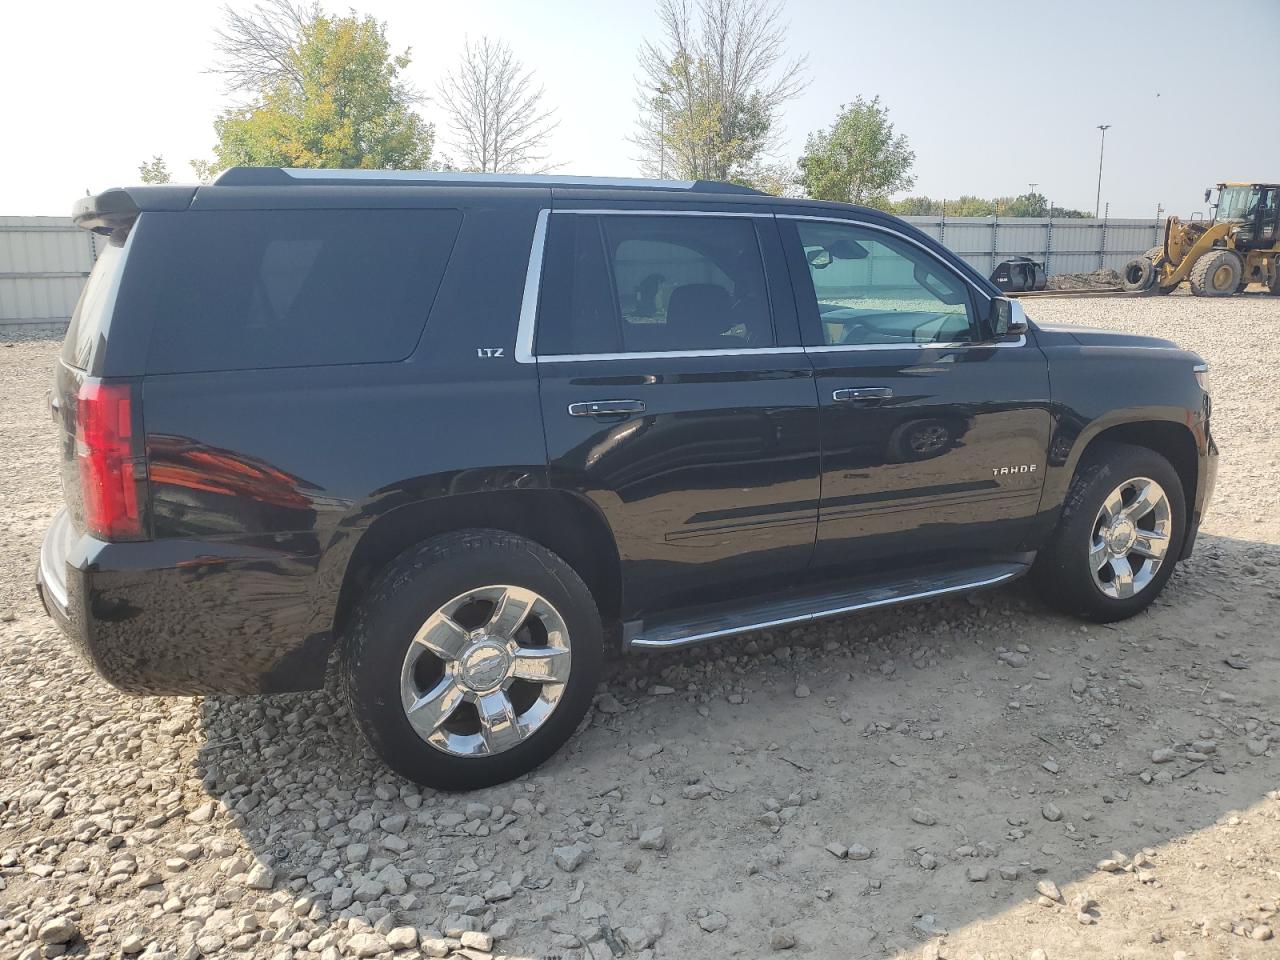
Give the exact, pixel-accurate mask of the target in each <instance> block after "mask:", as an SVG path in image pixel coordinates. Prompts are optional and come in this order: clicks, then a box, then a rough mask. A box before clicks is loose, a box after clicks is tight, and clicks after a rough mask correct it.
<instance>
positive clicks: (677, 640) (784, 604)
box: [622, 563, 1030, 650]
mask: <svg viewBox="0 0 1280 960" xmlns="http://www.w3.org/2000/svg"><path fill="white" fill-rule="evenodd" d="M1029 569H1030V564H1029V563H988V564H983V565H982V566H977V567H966V568H964V569H959V570H957V569H950V570H944V571H938V572H934V573H919V574H916V575H915V576H911V577H903V578H901V579H899V580H895V581H889V582H885V581H883V580H880V581H877V582H874V583H872V582H868V581H855V582H852V583H845V584H842V585H840V586H838V587H834V588H833V587H831V586H830V585H828V586H827V588H826V589H825V590H823V591H822V592H821V593H809V594H800V595H797V594H796V593H794V592H791V593H788V594H785V595H782V596H779V597H777V598H774V599H768V600H764V601H755V602H752V603H750V604H716V605H715V606H711V607H700V608H697V609H695V610H689V611H683V614H684V615H683V616H681V615H680V614H679V613H678V614H676V616H674V617H671V618H663V619H661V620H654V621H643V620H631V621H628V622H627V623H624V624H623V626H622V638H623V646H624V647H625V648H627V649H641V650H670V649H673V648H675V647H684V646H688V645H690V644H694V643H701V642H702V641H704V640H714V639H716V638H717V637H728V636H733V635H735V634H739V633H750V632H751V631H754V630H767V629H769V628H770V627H782V626H787V625H790V624H796V623H806V622H808V621H810V620H822V619H825V618H826V617H838V616H840V615H841V614H846V613H854V612H856V611H859V610H873V609H875V608H876V607H889V606H895V605H897V604H900V603H910V602H912V601H913V600H928V599H930V598H932V597H942V596H946V595H947V594H952V593H968V592H971V591H974V590H983V589H987V588H990V587H995V586H999V585H1000V584H1002V583H1007V582H1009V581H1011V580H1016V579H1017V578H1018V577H1020V576H1022V575H1023V574H1024V573H1026V572H1027V571H1028V570H1029Z"/></svg>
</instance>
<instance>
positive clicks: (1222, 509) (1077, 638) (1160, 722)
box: [0, 295, 1280, 960]
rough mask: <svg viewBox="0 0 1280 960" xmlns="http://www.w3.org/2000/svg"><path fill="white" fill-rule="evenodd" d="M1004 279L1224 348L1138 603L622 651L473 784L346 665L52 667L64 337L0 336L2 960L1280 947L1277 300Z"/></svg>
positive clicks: (940, 609)
mask: <svg viewBox="0 0 1280 960" xmlns="http://www.w3.org/2000/svg"><path fill="white" fill-rule="evenodd" d="M1027 308H1028V312H1029V313H1031V315H1032V316H1033V317H1035V318H1038V319H1042V320H1048V321H1063V322H1078V323H1084V324H1088V325H1092V326H1100V327H1110V328H1115V329H1122V330H1130V331H1136V332H1142V333H1151V334H1158V335H1161V336H1167V337H1170V338H1172V339H1175V340H1177V341H1179V342H1180V343H1182V344H1184V345H1186V346H1188V347H1190V348H1192V349H1195V350H1197V351H1199V352H1200V353H1201V354H1202V355H1203V356H1204V357H1205V358H1206V359H1208V360H1209V361H1210V363H1211V364H1212V376H1213V381H1214V399H1215V416H1216V420H1215V424H1214V426H1215V432H1216V436H1217V438H1218V442H1219V445H1220V446H1221V448H1222V451H1223V461H1222V469H1221V474H1220V477H1219V482H1218V488H1217V496H1216V499H1215V502H1214V503H1213V505H1212V507H1211V510H1210V515H1209V519H1208V521H1207V523H1206V526H1205V530H1204V534H1203V536H1202V540H1201V541H1200V544H1199V546H1198V548H1197V551H1196V554H1195V556H1194V557H1193V558H1192V559H1191V560H1190V561H1189V562H1187V563H1185V564H1183V565H1181V567H1180V568H1179V571H1178V572H1177V574H1176V575H1175V576H1174V578H1173V580H1172V581H1171V582H1170V585H1169V587H1168V589H1167V590H1166V592H1165V595H1164V597H1163V598H1162V599H1161V600H1160V601H1159V602H1158V603H1157V604H1156V605H1155V606H1154V607H1153V608H1152V610H1151V611H1150V612H1149V613H1148V614H1144V615H1142V616H1140V617H1138V618H1136V619H1134V620H1132V621H1129V622H1126V623H1123V624H1118V625H1115V626H1112V627H1097V626H1083V625H1081V624H1079V623H1077V622H1074V621H1071V620H1068V619H1066V618H1063V617H1060V616H1058V615H1056V614H1052V613H1049V612H1047V611H1045V610H1044V609H1043V608H1042V607H1040V606H1039V605H1038V604H1037V603H1036V602H1035V601H1034V600H1033V599H1032V597H1031V595H1030V594H1029V592H1027V591H1026V589H1025V588H1024V587H1022V586H1015V587H1013V588H1010V589H1007V590H1003V591H1000V592H997V593H992V594H985V595H981V596H975V597H973V598H970V599H968V600H952V601H946V602H937V603H928V604H921V605H918V606H914V607H911V608H907V609H903V610H898V611H892V612H886V613H884V614H881V615H877V616H861V617H851V618H846V619H842V620H836V621H831V622H827V623H823V624H818V625H815V626H811V627H807V628H805V629H796V630H786V631H779V632H775V633H764V634H756V635H753V636H748V637H742V638H734V639H732V640H728V641H725V642H722V643H718V644H715V645H712V646H708V647H703V648H700V649H698V650H695V651H692V652H688V653H685V654H682V655H679V656H670V655H669V656H661V657H659V656H651V657H645V658H636V659H630V660H627V661H624V662H620V663H618V664H616V665H615V666H614V667H613V669H612V673H611V676H610V680H609V682H608V684H607V689H604V690H602V691H601V693H600V695H599V697H598V698H597V702H596V707H595V709H594V711H593V712H592V714H591V716H590V717H589V719H588V721H587V723H586V724H585V727H584V729H583V730H582V731H581V732H580V733H579V735H578V736H577V737H576V738H575V739H574V741H573V742H572V743H571V744H570V745H569V747H568V748H567V749H566V750H565V751H563V752H562V753H561V754H560V755H559V756H558V757H556V758H555V759H553V760H552V761H551V762H549V763H548V764H546V765H545V766H544V767H543V768H541V769H540V770H539V771H537V772H536V773H535V774H534V775H533V776H530V777H528V778H525V779H523V780H521V781H519V782H516V783H513V784H508V785H505V786H502V787H498V788H494V789H491V790H485V791H480V792H477V793H473V794H469V795H461V796H458V795H443V794H435V793H432V792H430V791H420V790H418V789H417V788H415V787H413V786H410V785H408V784H406V783H404V782H402V781H400V780H398V779H397V778H395V777H393V776H392V775H390V774H388V773H387V772H386V771H385V770H383V769H382V768H381V767H380V766H379V765H378V764H377V762H376V761H374V760H373V759H372V757H370V756H369V755H368V754H367V752H366V751H365V749H364V747H363V746H362V745H361V743H360V740H359V738H358V736H357V734H356V732H355V730H354V729H353V728H352V724H351V723H350V720H349V718H348V717H347V715H346V712H345V709H344V708H343V707H342V706H341V705H340V703H339V701H338V700H337V699H336V698H335V697H334V696H333V695H332V694H331V693H327V692H326V693H316V694H309V695H296V696H282V697H271V698H248V699H225V698H214V697H210V698H204V699H134V698H129V697H126V696H123V695H121V694H118V693H116V692H115V691H114V690H112V689H111V688H109V687H107V686H106V685H105V684H104V683H103V682H102V681H100V680H98V679H97V677H96V676H95V675H94V674H93V673H92V672H91V671H90V670H89V669H88V668H87V667H86V666H85V665H84V664H82V663H81V662H80V661H78V660H77V659H75V657H74V656H73V655H72V653H71V651H70V650H69V648H68V646H67V644H66V643H65V642H64V641H63V639H62V638H61V637H60V636H59V635H58V633H57V631H56V630H55V629H54V628H53V627H52V625H51V624H50V623H49V622H48V621H47V620H46V619H45V617H44V615H43V613H42V611H41V610H40V609H39V606H38V604H37V602H36V600H35V597H34V595H33V592H32V588H31V582H32V571H33V568H34V564H35V558H36V553H37V548H38V544H39V540H40V537H41V535H42V533H43V530H44V527H45V525H46V523H47V522H48V520H49V519H50V518H51V517H52V515H53V512H54V510H55V509H56V506H57V498H58V491H57V483H56V475H55V470H54V464H55V453H56V451H55V445H54V437H53V430H52V425H51V423H50V421H49V418H48V416H47V414H46V412H45V407H44V391H45V388H46V386H47V384H48V380H49V372H50V369H51V365H52V362H53V358H54V355H55V350H56V347H55V344H54V343H53V342H51V341H49V340H32V341H26V342H12V343H6V344H4V345H3V347H0V397H3V400H2V401H0V449H3V450H4V453H5V465H6V469H5V475H4V487H3V492H4V499H3V508H2V509H3V519H4V523H3V527H2V531H3V532H2V533H0V760H3V774H0V958H6V960H7V958H11V957H21V958H35V957H55V956H60V955H63V954H67V955H75V956H83V955H87V956H94V957H104V958H105V957H120V956H122V955H125V956H132V955H135V954H138V955H141V956H144V957H147V958H160V957H168V958H177V957H182V958H195V957H199V956H212V957H269V958H280V960H310V958H320V960H337V958H340V957H372V956H392V955H394V956H396V957H404V958H413V957H419V956H445V955H452V956H458V957H468V958H471V960H483V958H485V957H488V956H489V955H490V954H491V953H493V954H507V955H510V956H515V957H531V958H541V957H550V956H556V957H563V958H566V960H567V958H582V960H586V958H590V960H605V958H611V960H612V958H615V957H653V958H658V957H671V958H675V957H679V958H687V957H701V956H714V957H719V956H743V957H762V956H766V955H769V954H771V953H774V952H783V955H784V956H786V955H787V952H789V953H790V954H795V955H805V956H812V957H824V958H825V957H832V958H842V960H843V958H863V957H866V958H870V957H895V956H911V957H920V956H924V957H960V958H965V960H972V958H976V957H982V958H985V960H996V958H1028V957H1045V958H1048V960H1057V958H1078V957H1107V958H1114V957H1126V958H1128V957H1135V958H1137V957H1161V958H1206V957H1255V956H1256V957H1263V956H1274V955H1275V953H1276V950H1277V947H1276V940H1275V939H1268V938H1273V937H1280V917H1278V916H1277V901H1280V790H1278V789H1277V788H1280V776H1278V774H1280V764H1278V763H1277V760H1276V754H1277V752H1278V751H1280V683H1278V682H1277V681H1280V655H1278V654H1277V647H1276V623H1277V620H1278V619H1280V469H1278V463H1280V428H1278V427H1277V425H1276V418H1277V415H1280V373H1278V371H1280V348H1277V347H1276V346H1275V343H1276V336H1275V333H1276V331H1277V330H1280V298H1274V297H1267V296H1258V295H1250V296H1245V297H1241V298H1236V299H1233V300H1228V301H1207V300H1201V299H1193V298H1191V297H1189V296H1180V295H1175V296H1171V297H1158V298H1146V299H1136V300H1122V299H1079V300H1066V299H1040V300H1035V301H1028V303H1027ZM1227 659H1230V660H1231V661H1232V663H1231V664H1228V663H1227V662H1226V661H1227Z"/></svg>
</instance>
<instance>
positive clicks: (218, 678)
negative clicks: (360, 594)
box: [36, 510, 332, 694]
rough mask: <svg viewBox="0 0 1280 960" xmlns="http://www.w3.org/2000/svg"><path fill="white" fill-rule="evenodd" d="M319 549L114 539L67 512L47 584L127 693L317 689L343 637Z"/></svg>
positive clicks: (57, 616) (73, 627)
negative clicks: (76, 523) (331, 623)
mask: <svg viewBox="0 0 1280 960" xmlns="http://www.w3.org/2000/svg"><path fill="white" fill-rule="evenodd" d="M315 553H316V552H315V551H314V550H310V549H308V545H307V544H305V543H297V542H293V541H291V540H290V539H289V538H283V540H281V539H280V538H274V539H269V540H268V541H267V542H262V543H256V544H244V543H224V542H220V541H204V540H156V541H147V542H142V543H105V542H103V541H101V540H98V539H96V538H94V537H91V536H89V535H87V534H84V533H77V532H76V531H75V529H74V527H73V525H72V524H71V522H70V520H69V518H68V516H67V513H66V511H65V510H63V511H60V512H59V513H58V515H57V516H56V517H55V518H54V521H53V523H52V524H51V525H50V527H49V530H48V532H47V533H46V534H45V538H44V543H43V544H42V546H41V549H40V562H39V566H38V568H37V573H36V590H37V592H38V593H39V595H40V599H41V601H42V602H43V603H44V607H45V610H46V611H48V613H49V616H50V617H52V618H53V619H54V620H55V621H57V623H58V625H59V626H60V627H61V628H62V630H63V632H64V633H66V635H67V636H68V637H69V638H70V639H71V641H72V643H73V644H74V646H75V647H76V649H77V651H78V652H79V653H80V654H81V655H82V656H84V657H85V658H86V659H87V660H88V661H89V662H90V663H91V664H92V665H93V667H94V669H95V670H97V672H98V673H99V674H101V675H102V676H103V677H104V678H105V679H106V680H107V681H108V682H110V683H111V684H113V685H114V686H116V687H119V688H120V689H122V690H125V691H127V692H130V693H138V694H217V693H228V694H235V693H280V692H286V691H292V690H310V689H315V688H316V687H319V686H320V685H322V684H323V682H324V675H325V668H326V666H327V663H328V657H329V652H330V649H331V646H332V644H331V639H330V634H329V632H328V624H327V623H325V622H324V621H325V618H323V617H321V616H319V615H318V613H317V611H316V610H315V609H314V601H313V587H314V583H315V569H316V564H315ZM321 624H323V628H321Z"/></svg>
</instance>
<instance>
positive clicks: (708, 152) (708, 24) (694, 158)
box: [632, 0, 807, 180]
mask: <svg viewBox="0 0 1280 960" xmlns="http://www.w3.org/2000/svg"><path fill="white" fill-rule="evenodd" d="M658 19H659V22H660V23H661V24H662V34H663V35H662V39H661V40H658V41H656V42H655V41H651V40H646V41H645V42H644V43H643V44H642V45H641V47H640V52H639V65H640V77H639V78H638V80H637V88H638V89H637V97H636V106H637V107H638V109H639V113H640V116H639V120H638V123H637V131H636V133H635V135H634V136H633V138H632V140H633V142H634V143H635V144H636V145H637V146H638V147H639V148H640V152H641V157H640V162H641V166H642V167H643V169H644V170H645V172H646V173H649V174H650V175H654V174H657V175H660V176H662V175H665V176H670V175H675V176H679V177H682V178H686V179H697V178H710V179H716V180H729V179H734V178H742V177H745V176H747V173H748V171H750V170H753V169H757V170H758V169H761V164H762V163H763V162H764V161H765V160H766V158H767V154H768V153H769V152H770V151H771V150H773V149H774V148H775V147H776V142H777V138H778V135H779V132H780V129H779V114H780V111H781V108H782V105H783V104H785V103H786V102H787V101H788V100H791V99H792V98H794V97H795V96H797V95H798V94H799V93H800V92H801V91H802V90H803V89H804V87H805V85H806V83H807V81H806V79H805V64H806V61H805V58H804V57H799V58H796V59H789V58H788V57H787V51H786V33H787V25H786V22H785V21H784V20H783V5H782V3H781V0H659V2H658Z"/></svg>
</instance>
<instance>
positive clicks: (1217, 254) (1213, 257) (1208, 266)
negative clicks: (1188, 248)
mask: <svg viewBox="0 0 1280 960" xmlns="http://www.w3.org/2000/svg"><path fill="white" fill-rule="evenodd" d="M1243 277H1244V261H1242V260H1241V259H1240V257H1239V255H1238V254H1236V253H1235V252H1233V251H1231V250H1209V251H1207V252H1206V253H1205V254H1204V255H1203V256H1202V257H1200V259H1199V260H1197V261H1196V262H1195V263H1194V264H1192V266H1191V276H1190V280H1191V292H1192V293H1194V294H1195V295H1196V296H1198V297H1230V296H1233V295H1234V294H1235V293H1236V291H1237V290H1239V289H1240V281H1241V279H1243Z"/></svg>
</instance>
